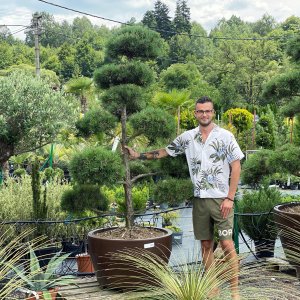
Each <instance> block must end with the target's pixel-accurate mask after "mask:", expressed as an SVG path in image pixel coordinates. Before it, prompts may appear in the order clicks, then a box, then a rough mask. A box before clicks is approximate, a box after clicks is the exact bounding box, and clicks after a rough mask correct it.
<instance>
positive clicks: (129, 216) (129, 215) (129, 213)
mask: <svg viewBox="0 0 300 300" xmlns="http://www.w3.org/2000/svg"><path fill="white" fill-rule="evenodd" d="M126 119H127V113H126V106H125V107H123V109H122V115H121V124H122V139H121V145H122V152H123V163H124V167H125V182H124V184H123V186H124V191H125V201H126V216H125V219H126V227H127V228H129V229H131V228H132V226H133V221H134V211H133V205H132V194H131V188H132V186H131V178H130V168H129V159H128V154H127V151H126V149H125V145H126V141H127V132H126Z"/></svg>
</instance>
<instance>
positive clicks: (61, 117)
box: [0, 71, 78, 166]
mask: <svg viewBox="0 0 300 300" xmlns="http://www.w3.org/2000/svg"><path fill="white" fill-rule="evenodd" d="M77 111H78V108H77V104H76V100H75V99H74V98H73V97H70V96H65V95H64V94H63V93H62V92H61V91H57V90H53V89H52V87H51V86H50V85H49V84H48V83H47V81H45V80H43V79H38V78H36V77H34V76H33V75H31V74H29V73H28V72H22V71H18V72H12V73H11V74H10V75H9V76H5V77H0V166H3V164H4V163H5V162H6V161H7V160H8V159H9V158H10V157H11V156H13V155H17V154H20V153H24V152H29V151H34V150H36V149H38V148H41V147H43V146H45V145H47V144H49V143H51V142H53V141H54V139H55V137H56V135H57V134H58V132H59V131H60V129H61V128H63V127H66V126H71V125H72V124H74V123H75V118H76V116H77V115H78V113H77Z"/></svg>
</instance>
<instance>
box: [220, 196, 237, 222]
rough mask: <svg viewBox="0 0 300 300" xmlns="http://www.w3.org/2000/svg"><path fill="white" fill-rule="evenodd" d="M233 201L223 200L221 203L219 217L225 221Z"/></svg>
mask: <svg viewBox="0 0 300 300" xmlns="http://www.w3.org/2000/svg"><path fill="white" fill-rule="evenodd" d="M233 203H234V202H233V201H231V200H228V199H226V198H225V199H224V200H223V202H222V203H221V206H220V210H221V215H222V218H223V219H226V218H227V217H228V215H229V213H230V211H231V210H232V207H233Z"/></svg>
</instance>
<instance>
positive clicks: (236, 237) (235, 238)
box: [233, 199, 240, 254]
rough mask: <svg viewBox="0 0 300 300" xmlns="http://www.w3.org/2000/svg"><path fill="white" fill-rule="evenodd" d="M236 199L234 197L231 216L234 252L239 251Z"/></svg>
mask: <svg viewBox="0 0 300 300" xmlns="http://www.w3.org/2000/svg"><path fill="white" fill-rule="evenodd" d="M237 213H238V201H237V199H235V201H234V218H233V241H234V246H235V250H236V253H237V254H239V253H240V245H239V224H238V216H237Z"/></svg>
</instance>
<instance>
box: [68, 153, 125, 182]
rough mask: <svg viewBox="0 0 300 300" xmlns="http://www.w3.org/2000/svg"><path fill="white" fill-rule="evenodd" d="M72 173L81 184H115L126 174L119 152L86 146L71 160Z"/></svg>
mask: <svg viewBox="0 0 300 300" xmlns="http://www.w3.org/2000/svg"><path fill="white" fill-rule="evenodd" d="M70 173H71V176H72V178H73V179H74V180H75V181H76V182H77V183H79V184H99V185H102V184H115V183H116V182H117V181H118V180H120V179H121V178H122V175H123V174H124V172H123V168H122V164H121V157H120V155H119V154H118V153H115V152H112V151H109V150H106V149H103V148H96V147H93V148H85V149H84V150H82V151H81V152H79V153H77V154H75V155H74V156H73V157H72V159H71V161H70Z"/></svg>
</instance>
